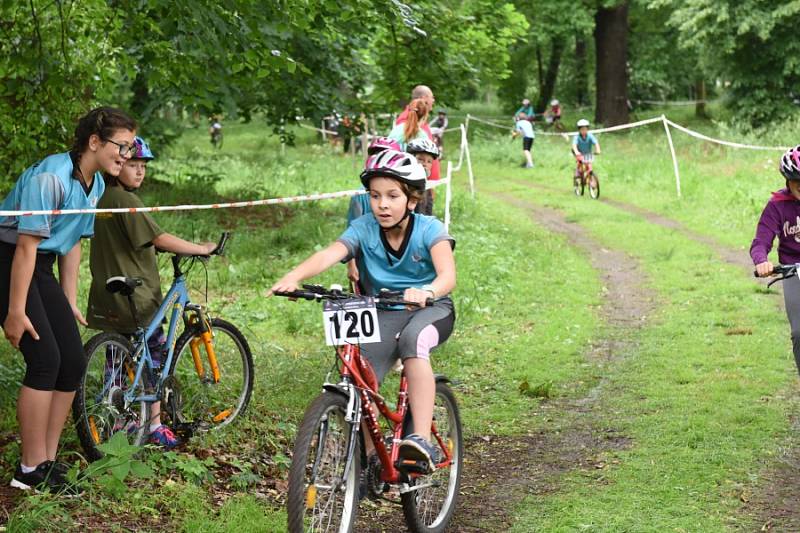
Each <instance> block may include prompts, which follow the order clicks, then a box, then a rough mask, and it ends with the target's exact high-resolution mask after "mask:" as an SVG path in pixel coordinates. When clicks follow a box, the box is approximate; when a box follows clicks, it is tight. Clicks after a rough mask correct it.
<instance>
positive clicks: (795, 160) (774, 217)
mask: <svg viewBox="0 0 800 533" xmlns="http://www.w3.org/2000/svg"><path fill="white" fill-rule="evenodd" d="M780 171H781V174H783V177H784V178H786V188H785V189H781V190H780V191H778V192H775V193H773V194H772V198H770V199H769V202H767V205H766V207H764V211H763V212H762V213H761V218H760V219H759V221H758V227H757V228H756V236H755V238H754V239H753V244H752V245H751V246H750V257H752V258H753V263H754V264H755V265H756V272H757V273H758V275H759V276H761V277H764V276H769V275H770V274H772V269H773V265H772V263H771V262H770V261H769V259H767V255H768V254H769V252H770V250H772V243H773V241H774V240H775V237H778V260H779V261H780V262H781V263H782V264H785V265H791V264H795V263H800V145H798V146H795V147H794V148H791V149H790V150H788V151H787V152H786V153H785V154H783V157H781V165H780ZM783 298H784V301H785V302H786V314H787V315H788V317H789V324H790V325H791V328H792V351H793V352H794V359H795V363H796V364H797V368H798V370H800V279H798V278H797V276H795V277H792V278H789V279H787V280H786V281H785V282H784V283H783Z"/></svg>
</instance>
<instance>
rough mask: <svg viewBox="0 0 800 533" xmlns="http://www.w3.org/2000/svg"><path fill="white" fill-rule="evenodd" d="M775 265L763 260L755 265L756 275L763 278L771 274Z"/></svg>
mask: <svg viewBox="0 0 800 533" xmlns="http://www.w3.org/2000/svg"><path fill="white" fill-rule="evenodd" d="M774 269H775V267H774V266H773V264H772V263H771V262H769V261H764V262H763V263H759V264H757V265H756V275H757V276H758V277H760V278H765V277H767V276H769V275H770V274H772V272H773V270H774Z"/></svg>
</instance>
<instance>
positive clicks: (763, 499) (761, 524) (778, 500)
mask: <svg viewBox="0 0 800 533" xmlns="http://www.w3.org/2000/svg"><path fill="white" fill-rule="evenodd" d="M513 181H514V182H515V183H517V184H519V185H524V186H526V187H529V188H534V189H539V190H545V191H548V192H556V193H562V194H563V193H564V189H561V188H556V187H550V186H547V185H542V184H536V183H530V182H527V181H523V180H513ZM601 201H602V202H604V203H606V204H608V205H610V206H612V207H615V208H617V209H620V210H621V211H625V212H628V213H631V214H634V215H637V216H640V217H642V218H644V219H645V220H647V221H648V222H650V223H652V224H655V225H658V226H661V227H663V228H667V229H671V230H675V231H677V232H679V233H681V234H682V235H683V236H685V237H686V238H688V239H690V240H692V241H695V242H697V243H700V244H703V245H705V246H708V247H709V248H711V249H712V250H713V251H714V252H715V253H716V254H717V255H718V256H719V257H720V258H721V259H722V260H723V261H725V262H726V263H729V264H731V265H735V266H740V267H742V268H743V269H745V270H746V271H747V272H752V270H753V263H752V261H751V260H750V257H749V256H748V253H747V251H745V250H736V249H735V248H732V247H730V246H726V245H724V244H722V243H720V242H719V241H717V240H716V239H714V238H713V237H710V236H708V235H702V234H700V233H697V232H695V231H693V230H691V229H689V228H687V227H686V226H685V225H683V224H682V223H681V222H678V221H677V220H673V219H670V218H667V217H665V216H663V215H660V214H658V213H654V212H652V211H649V210H647V209H644V208H641V207H639V206H636V205H633V204H629V203H627V202H622V201H619V200H614V199H610V198H601ZM762 283H763V284H766V281H763V282H762ZM778 290H780V289H778ZM774 303H775V304H776V307H777V308H779V309H780V310H781V312H782V311H783V298H775V300H774ZM791 423H792V427H793V428H794V430H795V431H796V430H797V429H798V427H800V420H796V419H795V420H792V421H791ZM793 440H794V442H793V443H790V444H788V445H785V446H783V447H782V449H781V453H780V454H779V456H778V457H777V459H773V460H770V461H769V462H767V461H765V465H764V466H765V469H764V471H763V472H761V474H760V476H759V481H758V482H757V484H756V485H755V486H750V487H746V488H744V489H743V491H742V493H741V495H740V499H741V501H742V503H743V506H742V509H741V514H742V515H743V516H745V517H747V518H749V519H752V520H754V521H755V523H756V524H757V528H756V529H758V530H760V531H776V532H777V531H781V532H784V531H785V532H797V531H800V441H799V440H798V439H797V438H794V439H793ZM743 530H746V531H750V530H752V528H750V527H749V526H745V527H744V528H743Z"/></svg>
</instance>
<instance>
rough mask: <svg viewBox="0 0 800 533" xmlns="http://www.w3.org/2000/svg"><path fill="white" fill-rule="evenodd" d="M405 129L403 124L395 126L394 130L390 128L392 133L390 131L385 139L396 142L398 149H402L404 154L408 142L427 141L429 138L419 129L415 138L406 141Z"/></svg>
mask: <svg viewBox="0 0 800 533" xmlns="http://www.w3.org/2000/svg"><path fill="white" fill-rule="evenodd" d="M405 127H406V124H405V122H402V123H400V124H398V125H397V126H395V127H394V128H392V131H390V132H389V135H387V137H389V138H390V139H392V140H394V141H397V144H399V145H400V148H402V149H403V151H404V152H405V150H406V147H407V146H408V143H409V142H411V141H416V140H417V139H428V138H429V137H428V134H427V133H425V130H423V129H422V128H421V127H420V128H419V131H418V132H417V136H416V137H414V138H413V139H408V140H406V134H405Z"/></svg>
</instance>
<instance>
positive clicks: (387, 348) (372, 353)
mask: <svg viewBox="0 0 800 533" xmlns="http://www.w3.org/2000/svg"><path fill="white" fill-rule="evenodd" d="M455 320H456V313H455V309H454V308H453V301H452V300H451V299H450V298H441V299H439V300H436V302H434V304H433V305H432V306H428V307H424V308H422V309H416V310H413V311H407V310H405V309H400V310H379V311H378V323H379V324H380V331H381V342H377V343H374V344H364V345H362V346H361V353H362V354H364V355H365V356H366V358H367V359H368V360H369V362H370V364H372V368H373V369H374V370H375V374H376V375H377V377H378V381H381V382H382V381H383V378H384V376H386V374H387V373H388V372H389V370H391V368H392V366H393V365H394V362H395V361H396V360H397V359H398V358H401V359H408V358H411V357H420V358H423V359H429V358H430V352H431V350H433V349H434V348H436V347H437V346H439V345H441V344H442V343H444V341H446V340H447V338H448V337H450V334H451V333H452V332H453V325H454V324H455Z"/></svg>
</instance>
